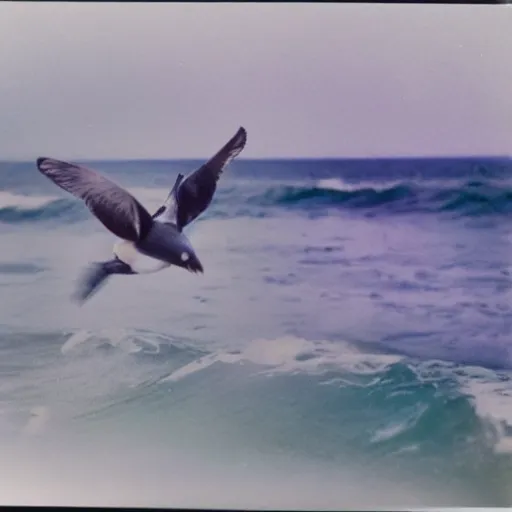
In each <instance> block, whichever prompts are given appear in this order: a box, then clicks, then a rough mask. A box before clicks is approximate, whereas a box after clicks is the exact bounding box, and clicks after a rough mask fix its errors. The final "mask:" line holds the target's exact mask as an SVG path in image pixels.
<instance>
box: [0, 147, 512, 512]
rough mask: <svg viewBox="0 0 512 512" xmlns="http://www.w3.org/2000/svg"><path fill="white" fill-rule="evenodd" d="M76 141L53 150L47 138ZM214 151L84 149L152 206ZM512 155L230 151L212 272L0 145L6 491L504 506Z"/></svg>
mask: <svg viewBox="0 0 512 512" xmlns="http://www.w3.org/2000/svg"><path fill="white" fill-rule="evenodd" d="M48 156H55V157H56V158H60V157H59V156H58V155H48ZM201 163H202V161H197V162H195V161H120V162H116V161H104V162H88V163H87V164H88V165H90V166H91V167H93V168H95V169H97V170H99V171H101V172H103V173H104V174H106V175H107V176H109V177H110V178H112V179H114V180H115V181H117V182H118V183H119V184H121V185H123V186H125V187H126V188H127V189H128V190H130V191H131V192H133V194H134V195H135V196H136V197H137V198H138V199H139V200H140V201H141V202H142V203H143V204H144V205H145V206H146V207H147V208H148V209H149V210H150V212H151V213H153V212H154V211H155V210H156V209H157V208H158V207H159V205H160V204H161V203H162V202H163V200H164V199H165V198H166V196H167V194H168V192H169V190H170V188H171V187H172V185H173V183H174V180H175V178H176V175H177V174H178V173H179V172H183V173H185V174H187V173H189V172H191V171H192V170H194V169H195V168H196V167H197V166H198V165H200V164H201ZM511 218H512V162H511V161H510V160H508V159H506V158H484V157H482V158H453V159H421V158H418V159H406V158H401V159H373V160H372V159H368V160H327V159H326V160H261V161H258V160H243V159H240V160H235V161H234V162H233V163H232V164H231V165H230V167H229V168H228V169H227V170H226V172H225V173H224V175H223V176H222V178H221V180H220V182H219V186H218V189H217V192H216V195H215V198H214V201H213V203H212V205H211V207H210V208H209V209H208V210H207V211H206V212H205V213H204V214H203V215H202V216H201V217H200V218H199V219H197V220H196V221H195V222H194V223H193V224H191V225H190V226H188V227H187V228H186V229H185V233H186V234H187V236H188V237H189V238H190V240H191V243H192V244H193V246H194V247H195V249H196V250H197V253H198V255H199V258H200V259H201V262H202V263H203V266H204V269H205V272H204V274H203V275H201V274H198V275H195V274H190V273H188V272H186V271H184V270H183V269H179V268H170V269H167V270H164V271H162V272H160V273H156V274H153V275H147V276H114V277H112V278H111V279H110V280H109V281H108V283H107V284H106V286H104V287H103V288H102V289H101V290H100V291H99V292H98V293H97V294H96V295H94V296H93V297H92V298H91V299H90V300H89V301H88V302H86V303H85V305H83V306H82V307H79V306H78V305H76V304H75V303H73V302H72V301H71V295H72V293H73V291H74V288H75V285H76V279H77V278H78V277H79V275H80V274H81V272H82V271H83V270H84V268H85V267H86V266H87V265H88V264H89V263H90V262H92V261H102V260H106V259H108V258H109V257H110V256H111V251H112V244H113V242H114V241H115V240H114V237H113V236H112V235H110V234H109V233H108V232H107V231H106V230H105V229H104V228H103V226H102V225H101V224H100V223H99V222H98V221H97V220H96V219H95V218H94V217H93V216H92V215H91V214H90V213H89V211H88V210H87V209H86V207H85V205H83V204H82V203H81V202H80V201H78V200H76V199H74V198H73V197H72V196H70V195H69V194H67V193H65V192H64V191H62V190H61V189H59V188H57V187H56V186H55V185H54V184H53V183H51V182H50V181H49V180H48V179H46V178H45V177H44V176H42V175H41V174H40V173H39V172H38V171H37V169H36V166H35V161H34V162H26V163H20V162H14V163H8V162H4V163H0V235H1V240H2V244H1V250H0V293H1V294H2V300H1V305H2V307H1V310H0V446H1V450H2V451H1V453H2V461H1V464H0V468H1V469H0V483H1V485H0V503H1V504H2V505H8V504H17V505H20V504H22V505H75V506H78V505H88V506H94V505H103V506H112V505H115V506H147V507H149V506H163V507H205V508H219V507H224V508H228V507H229V508H232V507H237V508H245V509H251V508H259V509H262V508H264V509H278V508H279V509H309V510H316V509H318V510H319V509H322V510H341V509H347V508H351V509H362V508H370V509H375V508H388V509H389V508H405V507H419V508H425V507H442V506H458V507H466V506H489V507H499V506H512V485H511V479H512V440H511V439H512V438H511V436H512V432H511V428H512V397H511V394H512V373H511V370H512V349H511V346H510V342H511V338H510V332H511V322H512V310H511V298H512V278H511V275H510V272H511V270H512V269H511V255H512V224H511Z"/></svg>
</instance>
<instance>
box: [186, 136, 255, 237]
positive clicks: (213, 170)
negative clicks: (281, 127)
mask: <svg viewBox="0 0 512 512" xmlns="http://www.w3.org/2000/svg"><path fill="white" fill-rule="evenodd" d="M246 142H247V132H246V130H245V128H243V127H240V128H239V129H238V131H237V132H236V133H235V135H234V136H233V137H231V139H230V140H229V141H228V142H227V143H226V144H225V145H224V146H223V147H222V148H221V149H220V150H219V151H217V153H215V155H214V156H212V157H211V158H210V159H209V160H208V161H207V162H206V163H205V164H203V165H202V166H201V167H199V169H197V170H196V171H194V172H193V173H191V174H190V175H189V176H187V178H185V180H183V182H182V183H181V184H180V185H179V187H178V189H177V194H176V198H177V214H176V219H177V227H178V229H179V231H182V229H183V228H184V227H185V226H186V225H187V224H190V223H191V222H192V221H193V220H195V219H196V218H197V217H198V216H199V215H201V213H203V212H204V211H205V210H206V208H208V206H209V204H210V203H211V200H212V199H213V195H214V194H215V190H216V188H217V182H218V180H219V178H220V176H221V174H222V173H223V171H224V169H225V168H226V167H227V166H228V164H229V163H230V162H231V161H232V160H233V159H234V158H236V157H237V156H238V155H239V154H240V153H241V151H242V150H243V149H244V147H245V144H246Z"/></svg>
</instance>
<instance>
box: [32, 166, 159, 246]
mask: <svg viewBox="0 0 512 512" xmlns="http://www.w3.org/2000/svg"><path fill="white" fill-rule="evenodd" d="M37 168H38V169H39V171H40V172H41V173H42V174H44V175H45V176H46V177H47V178H49V179H50V180H52V181H53V182H54V183H55V184H56V185H57V186H59V187H60V188H62V189H63V190H65V191H67V192H69V193H70V194H73V195H74V196H75V197H77V198H79V199H81V200H82V201H84V203H85V204H86V206H87V207H88V208H89V210H90V211H91V212H92V213H93V214H94V215H95V216H96V218H97V219H98V220H99V221H100V222H101V223H102V224H103V225H104V226H105V227H106V228H107V229H108V230H109V231H111V232H112V233H113V234H114V235H116V236H118V237H120V238H122V239H124V240H129V241H131V242H138V241H139V240H141V239H143V238H144V237H145V236H146V235H147V233H148V232H149V230H150V229H151V226H152V224H153V220H152V218H151V215H150V214H149V212H148V211H147V210H146V209H145V208H144V207H143V206H142V205H141V204H140V203H139V202H138V201H137V199H135V198H134V197H133V196H132V195H131V194H130V193H128V192H127V191H126V190H124V189H123V188H121V187H120V186H119V185H117V184H115V183H114V182H113V181H110V180H109V179H107V178H105V177H104V176H102V175H101V174H99V173H98V172H96V171H93V170H92V169H88V168H87V167H83V166H80V165H75V164H72V163H69V162H64V161H61V160H55V159H53V158H44V157H41V158H38V159H37Z"/></svg>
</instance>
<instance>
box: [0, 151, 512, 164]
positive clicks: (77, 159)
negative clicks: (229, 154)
mask: <svg viewBox="0 0 512 512" xmlns="http://www.w3.org/2000/svg"><path fill="white" fill-rule="evenodd" d="M42 156H48V155H42ZM37 158H38V157H34V158H24V159H21V158H16V159H0V163H30V162H32V161H33V160H34V161H35V160H36V159H37ZM52 158H57V157H52ZM210 158H211V156H208V157H181V158H180V157H155V158H142V157H138V158H133V157H132V158H130V157H103V158H101V157H72V158H62V160H67V161H72V162H119V163H121V162H126V163H127V162H198V161H202V162H203V161H207V160H209V159H210ZM477 159H485V160H511V159H512V154H476V155H475V154H463V153H462V154H459V155H397V156H391V155H388V156H303V157H297V156H295V157H293V156H280V157H247V158H243V157H238V158H237V159H236V161H239V162H276V161H288V162H290V161H326V160H329V161H364V160H366V161H370V160H477Z"/></svg>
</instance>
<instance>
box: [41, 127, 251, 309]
mask: <svg viewBox="0 0 512 512" xmlns="http://www.w3.org/2000/svg"><path fill="white" fill-rule="evenodd" d="M246 141H247V132H246V130H245V129H244V128H243V127H240V128H239V130H238V131H237V132H236V134H235V135H234V136H233V137H232V138H231V139H230V140H229V141H228V142H227V143H226V144H225V145H224V146H223V147H222V148H221V149H220V150H219V151H218V152H217V153H216V154H215V155H214V156H213V157H211V158H210V159H209V160H208V161H207V162H206V163H205V164H203V165H202V166H201V167H199V169H197V170H195V171H194V172H192V173H191V174H190V175H189V176H187V177H186V178H185V176H184V175H183V174H181V173H180V174H178V176H177V178H176V181H175V183H174V185H173V187H172V189H171V191H170V193H169V195H168V196H167V198H166V200H165V202H164V203H163V204H162V206H160V208H158V210H157V211H156V212H155V213H154V214H153V215H151V214H150V213H149V212H148V211H147V209H146V208H145V207H144V206H143V205H142V204H141V203H140V202H139V201H138V200H137V199H136V198H135V197H134V196H133V195H131V194H130V193H129V192H127V191H126V190H125V189H123V188H122V187H120V186H119V185H117V184H116V183H114V182H113V181H111V180H110V179H108V178H106V177H104V176H102V175H101V174H100V173H98V172H97V171H94V170H92V169H89V168H87V167H84V166H81V165H76V164H73V163H69V162H65V161H62V160H56V159H54V158H47V157H40V158H38V159H37V168H38V169H39V171H40V172H41V173H42V174H44V175H45V176H46V177H47V178H49V179H50V180H51V181H53V182H54V183H55V184H56V185H57V186H59V187H60V188H62V189H63V190H65V191H67V192H69V193H70V194H72V195H74V196H75V197H77V198H78V199H81V200H82V201H83V202H84V203H85V205H86V206H87V207H88V208H89V210H90V211H91V212H92V213H93V215H94V216H95V217H96V218H97V219H98V220H99V221H100V222H101V223H102V224H103V225H104V226H105V227H106V228H107V229H108V230H109V231H110V232H111V233H113V234H114V235H116V236H117V237H118V238H120V239H121V240H120V241H119V242H117V243H116V244H115V245H114V248H113V253H114V257H113V258H112V259H110V260H108V261H103V262H96V263H93V264H91V265H90V266H89V267H88V268H87V270H86V272H85V273H84V275H83V276H82V278H81V280H80V285H79V287H78V289H77V291H76V293H75V295H74V299H75V300H76V301H77V302H79V303H81V304H83V303H84V302H85V301H86V300H87V299H88V298H90V297H91V296H92V295H93V293H95V292H96V291H98V290H99V287H100V286H101V285H103V284H105V282H106V279H107V278H108V277H109V276H111V275H114V274H122V275H134V274H148V273H153V272H158V271H160V270H163V269H164V268H167V267H170V266H171V265H175V266H178V267H181V268H184V269H185V270H187V271H189V272H193V273H203V272H204V269H203V265H202V263H201V261H200V260H199V257H198V256H197V254H196V252H195V251H194V249H193V247H192V245H191V243H190V241H189V240H188V238H187V237H186V236H185V234H184V233H183V228H184V227H185V226H187V225H188V224H190V223H191V222H192V221H194V220H195V219H197V217H199V216H200V215H201V214H202V213H203V212H204V211H205V210H206V209H207V208H208V206H209V205H210V203H211V201H212V199H213V196H214V194H215V191H216V189H217V183H218V180H219V178H220V176H221V175H222V173H223V171H224V170H225V169H226V167H227V165H228V164H229V163H230V162H231V161H232V160H233V159H234V158H236V156H238V155H239V154H240V152H241V151H242V150H243V149H244V147H245V144H246Z"/></svg>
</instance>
